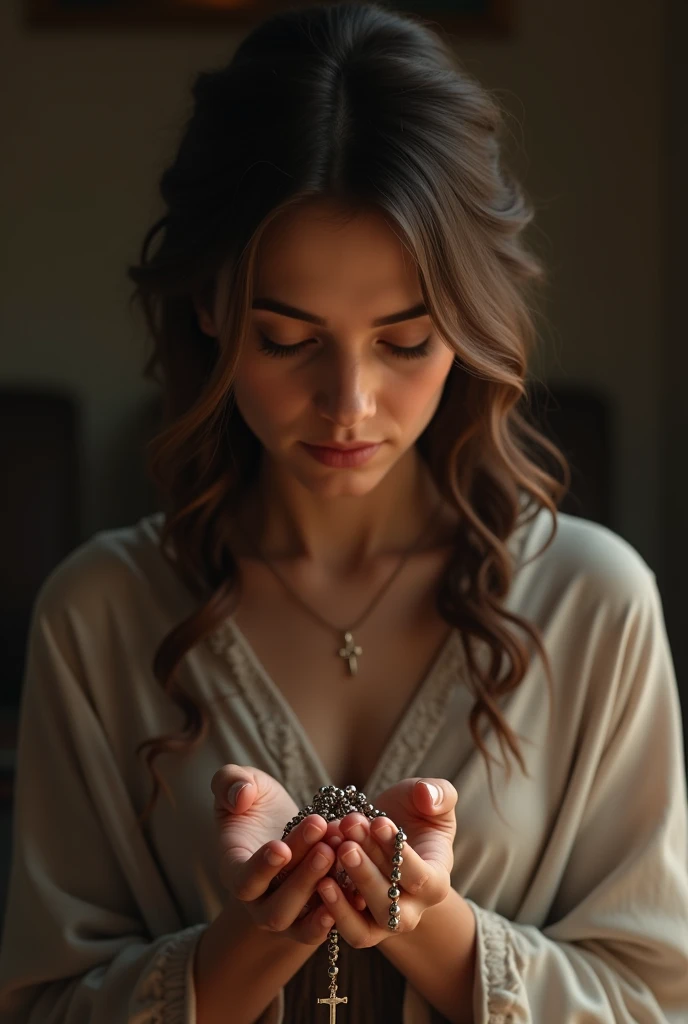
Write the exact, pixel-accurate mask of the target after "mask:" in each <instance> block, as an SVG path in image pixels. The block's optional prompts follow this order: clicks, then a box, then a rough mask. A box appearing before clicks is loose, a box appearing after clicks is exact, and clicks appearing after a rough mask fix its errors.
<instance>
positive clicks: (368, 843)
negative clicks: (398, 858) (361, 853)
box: [341, 812, 391, 874]
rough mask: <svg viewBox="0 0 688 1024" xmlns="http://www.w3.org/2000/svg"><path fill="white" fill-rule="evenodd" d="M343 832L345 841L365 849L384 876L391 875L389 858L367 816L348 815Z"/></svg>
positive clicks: (343, 823)
mask: <svg viewBox="0 0 688 1024" xmlns="http://www.w3.org/2000/svg"><path fill="white" fill-rule="evenodd" d="M377 820H380V819H377ZM385 820H386V819H385ZM341 832H342V835H343V836H344V839H345V840H346V839H350V840H353V841H354V842H356V843H358V844H359V846H361V847H363V849H364V850H365V852H366V853H367V854H368V856H369V857H370V859H371V860H372V861H373V863H374V864H375V865H376V866H377V867H378V868H379V869H380V871H381V872H382V873H383V874H389V871H390V870H391V866H390V862H389V858H388V857H387V854H386V853H385V852H384V851H383V850H382V849H381V847H380V844H379V843H378V842H377V841H376V840H375V837H374V836H373V835H372V833H371V823H370V821H369V819H368V818H366V817H365V815H363V814H360V813H358V812H355V813H351V814H347V815H346V816H345V817H344V818H342V823H341Z"/></svg>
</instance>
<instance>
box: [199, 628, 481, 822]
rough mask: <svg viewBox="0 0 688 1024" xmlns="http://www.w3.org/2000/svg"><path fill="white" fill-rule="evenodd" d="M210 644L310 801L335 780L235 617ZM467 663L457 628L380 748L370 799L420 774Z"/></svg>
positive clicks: (286, 777) (270, 747)
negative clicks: (243, 638)
mask: <svg viewBox="0 0 688 1024" xmlns="http://www.w3.org/2000/svg"><path fill="white" fill-rule="evenodd" d="M208 643H209V644H210V647H211V649H212V650H213V651H214V653H215V654H218V655H220V656H221V657H223V658H225V660H226V661H227V662H228V663H229V664H230V666H231V667H232V668H233V670H234V674H235V677H236V682H237V684H238V686H239V689H240V691H241V693H242V696H243V698H244V700H245V702H246V704H247V706H248V707H249V709H250V710H251V713H252V714H253V717H254V719H255V722H256V726H257V728H258V731H259V733H260V736H261V738H262V740H263V743H264V744H265V747H266V750H267V751H268V754H269V756H270V757H271V759H272V762H273V765H274V771H275V777H276V778H278V779H279V780H280V781H281V783H282V785H283V786H284V788H285V789H286V790H287V792H288V793H289V794H290V795H291V796H292V797H293V799H294V800H295V801H296V802H297V803H298V804H299V806H303V805H304V804H307V803H309V802H310V800H311V799H312V798H313V794H314V793H315V792H317V790H318V789H319V788H320V786H322V785H325V784H327V783H328V782H331V781H332V780H331V779H329V778H328V777H327V776H326V774H325V771H324V766H322V765H321V764H320V761H319V758H318V757H317V753H316V751H315V750H314V749H311V744H310V742H308V743H307V742H306V740H307V739H308V738H307V737H305V736H302V735H301V732H302V730H301V729H300V728H297V726H296V724H295V723H293V722H292V721H290V715H289V714H287V713H286V712H285V708H284V706H283V704H282V702H281V700H280V699H279V697H278V696H277V693H276V692H275V690H276V689H277V688H276V686H275V684H273V686H270V685H269V684H268V682H267V680H266V679H265V678H264V676H263V673H262V672H261V671H259V669H258V667H257V666H256V665H254V663H253V659H252V658H251V657H250V656H249V654H248V652H247V651H246V649H245V648H244V645H243V644H242V643H241V641H240V637H239V636H238V635H237V632H236V629H235V627H234V624H233V622H232V620H231V617H229V618H227V619H225V620H224V621H223V622H222V623H221V624H220V625H219V626H218V627H217V628H216V629H215V630H214V631H213V632H212V633H210V634H209V636H208ZM464 663H465V656H464V651H463V645H462V643H461V640H460V637H459V635H458V632H457V631H452V632H451V633H450V634H449V637H448V638H447V640H446V641H445V645H444V647H443V649H442V650H441V652H440V653H439V654H438V656H437V658H436V660H435V662H434V663H433V665H432V666H431V668H430V670H429V672H428V674H427V675H426V677H425V679H424V681H423V682H422V683H421V684H420V688H419V689H418V690H417V691H416V693H415V695H414V696H413V697H412V698H411V703H410V705H407V708H406V711H405V712H403V713H402V714H403V718H402V721H401V722H400V723H399V724H398V726H397V727H395V730H394V732H393V734H392V735H391V736H390V738H389V740H388V742H387V745H386V746H385V748H384V749H383V751H382V754H381V756H380V759H379V761H378V763H377V765H376V766H375V768H374V770H373V773H372V775H371V777H370V779H369V780H368V782H367V785H366V792H367V793H368V795H369V796H370V797H371V798H372V797H373V796H374V795H375V794H376V793H378V792H381V791H383V790H384V789H386V788H387V787H388V786H391V785H394V784H395V783H396V782H398V781H400V780H401V779H402V778H407V777H409V776H410V775H413V774H414V773H416V774H417V769H418V767H419V766H420V764H421V762H422V760H423V758H424V757H425V755H426V754H427V752H428V750H429V749H430V748H431V747H432V745H433V743H434V742H435V740H436V738H437V735H438V733H439V731H440V729H441V727H442V725H443V724H444V722H445V720H446V709H447V705H448V703H449V700H450V697H451V695H452V692H453V688H454V686H456V685H459V684H460V683H461V681H462V679H463V678H464V673H463V667H464ZM273 687H274V689H273ZM292 714H293V713H292ZM299 801H300V802H299Z"/></svg>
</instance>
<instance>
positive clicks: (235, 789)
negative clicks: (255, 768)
mask: <svg viewBox="0 0 688 1024" xmlns="http://www.w3.org/2000/svg"><path fill="white" fill-rule="evenodd" d="M248 785H249V783H248V782H242V781H241V779H240V780H239V782H235V783H234V785H232V786H230V787H229V789H228V790H227V802H228V804H229V806H230V807H236V805H237V800H238V798H239V793H241V791H242V789H244V788H245V787H246V786H248Z"/></svg>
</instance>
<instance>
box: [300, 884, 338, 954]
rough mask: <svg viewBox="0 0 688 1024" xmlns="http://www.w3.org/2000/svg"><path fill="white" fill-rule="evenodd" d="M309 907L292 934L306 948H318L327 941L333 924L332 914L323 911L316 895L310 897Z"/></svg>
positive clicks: (325, 910) (323, 908)
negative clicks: (306, 946)
mask: <svg viewBox="0 0 688 1024" xmlns="http://www.w3.org/2000/svg"><path fill="white" fill-rule="evenodd" d="M313 903H315V906H311V909H309V911H308V913H307V915H306V916H305V917H304V918H303V920H302V921H297V922H296V923H295V925H294V928H293V929H292V933H293V934H294V935H295V936H296V937H297V938H298V941H299V942H303V943H305V944H306V945H308V946H319V945H320V944H321V943H323V942H324V941H325V940H326V939H327V934H328V932H329V930H330V928H332V926H333V924H334V923H335V921H334V918H333V917H332V914H331V913H330V912H329V910H327V909H325V907H324V906H323V904H322V901H321V899H320V898H319V896H318V894H317V893H314V894H313V896H312V897H311V904H313Z"/></svg>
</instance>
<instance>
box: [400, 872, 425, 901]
mask: <svg viewBox="0 0 688 1024" xmlns="http://www.w3.org/2000/svg"><path fill="white" fill-rule="evenodd" d="M429 878H430V875H429V874H428V873H427V872H426V873H425V874H423V875H420V876H419V878H417V879H416V881H415V882H409V885H408V889H407V891H408V892H409V893H410V894H411V896H417V895H418V894H419V892H420V891H421V889H423V888H424V886H425V885H426V884H427V882H428V879H429ZM405 888H406V887H405Z"/></svg>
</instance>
